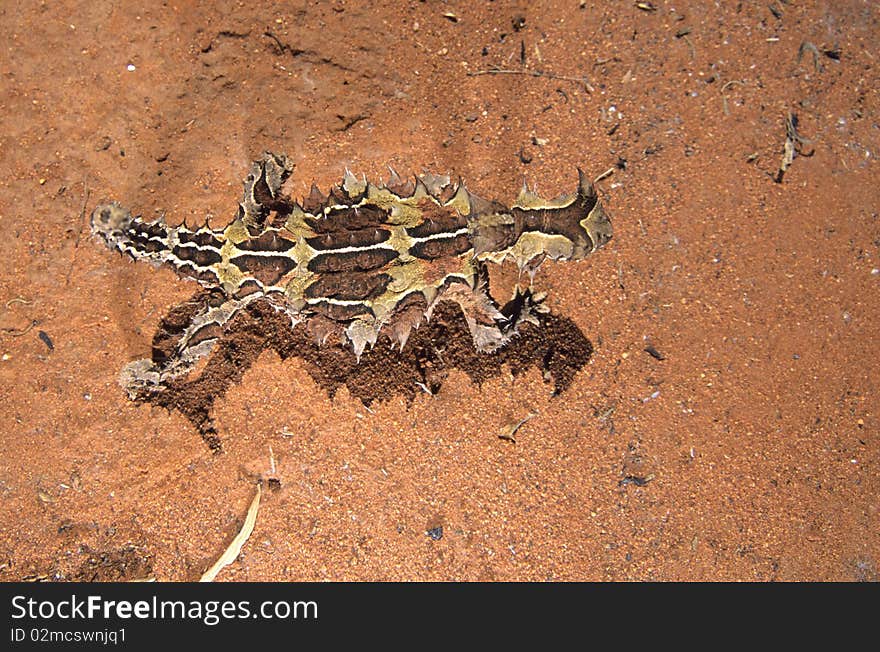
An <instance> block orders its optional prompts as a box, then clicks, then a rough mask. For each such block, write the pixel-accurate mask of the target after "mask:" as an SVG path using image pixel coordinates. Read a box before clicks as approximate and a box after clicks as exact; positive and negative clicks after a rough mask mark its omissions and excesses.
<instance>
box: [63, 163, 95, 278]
mask: <svg viewBox="0 0 880 652" xmlns="http://www.w3.org/2000/svg"><path fill="white" fill-rule="evenodd" d="M88 203H89V185H88V179H87V178H84V179H83V203H82V208H80V211H79V229H78V230H77V232H76V240H74V242H73V254H72V255H71V257H70V267H69V268H68V269H67V277H66V279H65V281H64V284H65V285H70V275H71V274H72V273H73V266H74V264H76V251H77V249H79V241H80V239H81V238H82V232H83V226H84V223H85V218H86V206H87V205H88Z"/></svg>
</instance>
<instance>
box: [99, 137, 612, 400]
mask: <svg viewBox="0 0 880 652" xmlns="http://www.w3.org/2000/svg"><path fill="white" fill-rule="evenodd" d="M292 169H293V166H292V164H291V163H290V162H289V160H288V159H287V157H285V156H284V155H276V154H272V153H269V152H267V153H265V154H264V155H263V157H262V158H261V159H260V160H258V161H255V162H254V164H253V165H252V167H251V170H250V173H249V174H248V176H247V178H246V179H245V182H244V196H243V198H242V201H241V202H240V204H239V208H238V212H237V215H236V217H235V219H234V220H233V221H232V222H231V223H230V224H229V225H228V226H227V227H226V228H224V229H222V230H212V229H210V228H209V227H208V225H207V222H206V223H205V225H204V226H202V227H200V228H198V229H195V230H193V229H190V228H189V227H187V226H186V225H183V226H178V227H172V226H168V225H167V224H166V223H165V222H164V220H162V219H159V220H156V221H153V222H146V221H144V220H142V219H141V218H139V217H132V215H131V213H130V212H129V211H128V210H126V209H124V208H122V207H121V206H120V205H118V204H116V203H110V204H103V205H100V206H98V207H97V208H96V209H95V210H94V212H93V213H92V219H91V223H92V231H93V233H95V234H97V235H98V236H100V237H101V238H102V239H103V240H104V241H105V242H106V243H107V244H108V246H110V247H111V248H114V249H117V250H119V251H121V252H123V253H125V254H128V255H129V256H131V257H132V258H134V259H145V260H149V261H151V262H153V263H154V264H157V265H158V264H167V265H170V266H172V267H173V268H174V269H176V270H177V271H178V273H180V274H181V275H182V276H185V277H190V278H194V279H196V280H197V281H198V282H199V283H201V284H202V285H204V286H206V287H208V288H214V289H215V292H214V293H212V294H211V295H210V296H211V297H213V298H212V299H211V301H210V304H211V305H208V303H206V304H205V305H204V306H199V307H198V309H195V310H193V313H194V314H193V316H192V318H191V319H190V322H189V323H188V324H187V325H186V326H185V327H184V328H183V329H181V330H180V331H179V332H177V331H175V333H173V334H168V337H167V338H165V339H163V342H165V341H166V340H168V341H170V342H171V346H167V347H165V348H163V351H162V355H160V356H157V355H156V354H155V353H154V356H153V359H152V360H142V361H138V362H137V363H133V364H132V365H129V367H127V368H126V371H125V372H124V377H125V382H126V384H127V386H128V388H129V390H130V392H131V393H132V394H135V393H137V391H138V390H140V389H149V390H156V389H159V388H161V387H162V386H164V385H165V384H166V383H167V382H168V381H169V380H170V379H172V378H174V377H175V376H178V375H180V374H183V373H186V372H187V371H188V370H189V369H190V368H192V366H193V365H194V364H195V362H196V361H197V360H198V359H199V358H201V357H202V356H204V355H206V354H207V353H208V352H209V351H210V349H211V346H212V345H213V343H214V342H215V341H216V339H217V338H218V337H220V336H222V333H223V328H224V327H225V325H226V324H227V323H228V322H229V320H230V319H232V317H234V316H235V314H236V313H237V312H238V311H239V310H241V309H242V308H244V307H245V306H247V305H248V304H249V303H250V302H252V301H254V300H257V299H262V300H266V301H269V302H270V303H271V304H272V305H273V306H274V307H275V308H276V309H277V310H279V311H283V312H284V313H286V314H287V315H288V316H289V318H290V320H291V325H293V326H295V325H296V324H299V323H304V325H305V327H306V328H307V329H308V330H309V332H310V333H312V335H313V336H314V337H315V339H316V340H317V341H319V342H321V343H325V342H328V341H330V340H334V339H341V340H342V341H343V342H348V341H350V342H351V344H352V348H353V349H354V353H355V354H356V356H357V357H358V358H360V355H361V353H362V352H363V350H364V348H365V347H366V346H367V345H371V346H372V345H373V344H375V342H376V341H377V338H378V336H379V334H380V333H382V332H385V333H387V334H388V335H389V336H390V338H391V340H392V342H394V343H396V344H398V345H399V346H400V347H401V348H402V347H403V346H404V345H405V343H406V341H407V338H408V337H409V334H410V332H411V330H412V329H413V328H416V327H418V325H419V323H420V322H421V321H422V320H423V319H425V318H430V315H431V313H432V311H433V309H434V307H435V306H436V304H437V302H438V301H444V300H445V301H454V302H456V303H458V304H459V305H460V306H461V309H462V311H463V313H464V316H465V319H466V320H467V323H468V327H469V328H470V332H471V335H472V337H473V339H474V344H475V346H476V348H477V349H478V350H480V351H493V350H495V349H497V348H498V347H500V346H503V345H504V344H506V343H507V342H508V341H509V340H510V338H511V337H512V336H514V335H515V333H516V329H517V326H518V325H519V324H520V323H521V322H523V321H531V322H535V323H537V320H536V318H535V315H534V313H535V312H539V311H541V309H542V306H541V305H540V300H538V299H536V295H533V294H532V292H531V289H530V288H525V289H521V288H519V287H517V289H516V292H515V295H514V297H513V298H512V299H511V300H510V301H508V302H507V304H505V305H504V306H503V307H501V306H500V305H499V304H498V303H497V302H496V301H495V299H494V298H493V297H492V296H491V294H490V292H489V288H488V283H487V281H486V279H487V278H488V275H487V273H486V269H485V264H486V263H487V262H495V263H500V262H502V261H504V260H505V259H507V258H511V259H513V260H514V261H515V262H516V263H517V264H518V265H519V266H520V268H521V269H522V270H525V271H528V272H529V276H530V277H531V276H532V275H533V274H534V271H535V270H536V269H537V267H538V265H540V263H541V262H542V261H543V260H544V259H546V258H550V259H554V260H578V259H581V258H583V257H584V256H586V255H587V254H589V253H591V252H593V251H595V250H596V249H598V248H599V247H601V246H602V245H603V244H605V243H606V242H607V241H608V240H609V239H610V238H611V223H610V222H609V220H608V218H607V217H606V216H605V213H604V211H603V209H602V207H601V205H600V204H599V201H598V197H597V195H596V192H595V190H594V189H593V187H592V185H591V184H590V183H589V181H588V180H587V179H586V177H585V175H584V173H583V172H581V171H580V170H578V172H579V182H578V189H577V191H576V192H575V193H573V194H571V195H566V196H563V197H559V198H557V199H552V200H547V199H543V198H541V197H539V196H538V195H537V194H535V193H533V192H531V191H529V190H528V189H527V188H526V187H523V190H522V191H521V192H520V194H519V197H518V198H517V199H516V201H515V202H514V203H513V205H512V206H511V207H509V208H508V207H506V206H504V205H503V204H500V203H498V202H495V201H489V200H486V199H483V198H481V197H478V196H477V195H475V194H473V193H471V192H470V191H468V190H467V188H465V186H464V184H463V183H462V182H461V181H459V182H458V183H452V182H451V181H450V178H449V177H448V176H441V175H434V174H430V173H429V174H424V175H422V176H421V177H416V178H415V180H414V181H413V180H407V181H404V180H402V179H401V178H400V176H399V175H398V174H397V173H396V172H395V171H394V170H393V169H391V168H389V170H390V177H389V179H388V180H387V181H386V182H385V184H384V185H374V184H371V183H369V182H368V181H367V180H366V178H361V179H358V178H357V177H355V176H354V175H353V174H352V173H351V172H350V171H348V170H346V171H345V176H344V178H343V181H342V183H341V184H340V185H337V186H334V187H332V188H331V189H330V191H329V192H328V193H327V194H326V195H324V194H322V193H321V192H320V191H319V190H318V188H317V187H315V186H314V185H313V186H312V188H311V191H310V193H309V194H308V196H307V197H305V198H304V199H303V200H302V202H300V203H296V202H294V201H292V200H291V199H290V198H289V197H287V196H286V195H284V194H283V193H282V191H281V188H282V185H283V184H284V182H285V181H286V180H287V178H288V177H289V176H290V173H291V171H292ZM218 297H219V298H218ZM160 339H161V338H160ZM157 357H159V358H161V359H158V360H157Z"/></svg>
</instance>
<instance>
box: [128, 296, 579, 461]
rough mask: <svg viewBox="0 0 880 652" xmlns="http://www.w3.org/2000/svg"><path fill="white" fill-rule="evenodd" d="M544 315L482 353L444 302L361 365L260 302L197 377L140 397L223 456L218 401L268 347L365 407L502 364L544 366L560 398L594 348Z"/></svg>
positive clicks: (382, 342)
mask: <svg viewBox="0 0 880 652" xmlns="http://www.w3.org/2000/svg"><path fill="white" fill-rule="evenodd" d="M180 310H183V308H181V307H178V308H176V309H174V310H172V311H171V312H170V313H169V314H168V315H167V316H166V317H165V318H164V319H163V323H164V322H167V321H168V320H174V319H176V318H178V317H179V315H176V314H175V312H176V311H177V312H179V311H180ZM539 318H540V321H541V327H540V328H538V327H535V326H533V325H531V324H524V325H523V327H522V329H521V331H520V334H519V335H518V336H517V337H515V338H513V340H512V341H511V342H510V343H509V344H508V345H507V346H505V347H503V348H501V349H499V350H498V351H495V352H493V353H480V352H478V351H477V350H476V349H475V348H474V345H473V341H472V339H471V336H470V333H469V332H468V329H467V325H466V323H465V320H464V318H463V316H462V314H461V312H460V310H459V308H458V307H457V306H456V305H454V304H452V303H449V302H443V303H441V304H440V305H439V306H438V308H437V310H436V311H435V313H434V315H433V317H432V319H431V320H430V321H429V322H427V323H423V324H422V325H421V326H420V327H419V328H418V329H417V330H414V331H413V333H412V335H411V336H410V339H409V341H408V342H407V344H406V346H405V347H404V349H403V351H400V350H399V349H392V348H391V343H390V340H389V339H388V338H387V337H384V338H383V337H380V339H379V341H378V342H377V343H376V345H375V346H374V347H373V348H372V349H368V350H366V351H364V353H363V355H362V356H361V359H360V362H358V361H357V360H356V358H355V356H354V353H352V351H351V350H350V348H344V347H343V346H341V345H335V346H334V345H323V346H321V347H319V346H318V345H317V344H316V343H315V342H314V340H313V339H312V338H311V337H310V336H309V335H308V334H307V333H306V331H305V329H304V328H299V327H297V328H291V327H290V320H289V319H288V318H287V317H286V316H285V315H283V314H281V313H278V312H277V311H276V310H275V309H274V308H273V307H272V306H271V305H270V304H268V302H266V301H255V302H254V303H252V304H251V305H250V306H248V307H247V309H245V310H243V311H242V312H241V313H239V314H238V315H237V316H236V317H235V318H234V319H233V320H232V321H231V322H230V323H229V324H228V325H227V328H226V332H225V334H224V335H223V337H222V338H221V339H220V341H219V342H218V343H217V345H216V347H215V348H214V350H213V352H212V354H211V356H210V358H209V359H208V362H207V363H206V364H205V366H204V368H203V370H202V372H201V373H200V374H198V375H197V376H196V377H192V376H193V375H194V374H190V375H189V376H188V377H182V378H177V379H174V380H172V381H171V382H169V383H168V386H167V387H165V388H163V389H161V390H159V391H154V392H146V391H143V392H141V393H139V394H138V395H137V396H135V400H137V401H140V402H149V403H151V404H153V405H158V406H162V407H165V408H167V409H169V410H178V411H179V412H180V413H181V414H183V415H184V416H186V417H187V419H189V421H190V422H191V423H192V424H193V425H194V426H195V427H196V428H197V430H198V431H199V434H200V435H201V436H202V438H203V439H204V440H205V442H206V443H207V444H208V446H209V447H210V448H211V450H212V451H214V452H215V453H219V452H222V444H221V441H220V437H219V435H218V433H217V431H216V429H215V427H214V423H213V420H212V418H211V410H212V407H213V405H214V402H215V401H216V400H218V399H220V398H222V397H223V395H224V394H225V393H226V391H227V390H228V389H229V387H230V386H231V385H232V384H234V383H238V382H240V381H241V378H242V376H243V375H244V373H245V371H247V369H248V368H249V367H250V366H251V365H252V364H253V363H254V361H255V360H256V359H257V357H258V356H259V355H260V353H261V352H262V351H263V350H264V349H274V350H275V351H276V352H277V353H278V355H279V356H280V357H281V358H282V359H286V358H290V357H294V356H299V357H300V358H301V359H302V360H303V361H304V362H305V363H306V364H305V367H306V370H307V371H308V373H309V375H310V376H311V377H312V379H313V380H314V381H315V382H316V383H317V384H318V385H319V386H320V387H322V388H323V389H324V390H326V391H327V393H328V394H329V395H330V396H331V397H332V396H333V395H334V394H335V393H336V391H337V390H338V389H339V388H340V387H341V386H342V385H345V386H346V387H348V390H349V392H350V393H351V394H352V396H354V397H356V398H358V399H360V400H361V401H362V402H363V403H364V405H366V406H369V405H370V404H371V403H372V402H373V401H376V400H382V399H387V398H390V397H392V396H395V395H401V396H404V397H405V398H406V399H407V401H411V400H413V398H414V397H415V396H416V395H417V394H418V393H421V392H430V393H432V394H433V393H436V392H437V390H438V389H439V388H440V386H441V385H442V384H443V381H444V379H445V378H446V376H447V375H448V373H449V371H450V370H452V369H459V370H461V371H463V372H465V373H466V374H467V375H468V376H469V377H470V379H471V380H472V381H473V382H474V383H475V384H477V385H480V384H481V383H483V382H484V381H486V380H488V379H489V378H492V377H494V376H497V375H499V374H500V373H501V371H502V369H503V367H504V365H509V368H510V370H511V372H512V373H513V374H514V375H518V374H521V373H523V372H525V371H527V370H528V369H529V368H531V367H537V368H539V369H540V370H541V371H542V372H543V374H544V379H545V382H552V383H553V385H554V392H553V393H554V395H555V394H558V393H560V392H562V391H564V390H565V389H567V388H568V386H569V385H570V384H571V382H572V380H573V378H574V376H575V374H576V373H577V372H578V371H579V370H580V369H581V368H582V367H583V366H584V365H585V364H586V363H587V362H588V361H589V359H590V357H591V356H592V354H593V345H592V343H591V342H590V341H589V340H588V339H587V338H586V337H585V336H584V334H583V333H582V332H581V330H580V329H579V328H578V327H577V326H576V325H575V324H574V322H572V321H571V320H570V319H567V318H565V317H558V316H555V315H553V314H550V313H544V314H541V315H540V317H539ZM161 331H162V329H161V328H160V331H159V332H161ZM156 344H157V342H156V341H154V347H155V345H156ZM154 354H155V351H154Z"/></svg>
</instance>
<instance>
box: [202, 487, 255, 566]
mask: <svg viewBox="0 0 880 652" xmlns="http://www.w3.org/2000/svg"><path fill="white" fill-rule="evenodd" d="M262 491H263V490H262V488H261V487H260V485H259V484H258V485H257V493H256V495H255V496H254V499H253V500H252V501H251V506H250V507H248V511H247V516H245V519H244V525H242V526H241V530H240V531H239V533H238V534H236V535H235V538H234V539H233V540H232V543H230V544H229V547H228V548H227V549H226V551H225V552H224V553H223V554H222V555H220V559H218V560H217V561H216V562H214V565H213V566H211V568H209V569H208V570H206V571H205V574H204V575H202V577H201V579H199V581H200V582H213V581H214V578H215V577H217V574H218V573H219V572H220V571H221V570H222V569H223V567H224V566H228V565H229V564H231V563H232V562H234V561H235V560H236V559H237V558H238V555H239V554H240V553H241V548H242V546H244V544H245V542H247V540H248V537H250V536H251V532H253V531H254V524H255V523H256V522H257V512H258V511H259V509H260V494H261V493H262Z"/></svg>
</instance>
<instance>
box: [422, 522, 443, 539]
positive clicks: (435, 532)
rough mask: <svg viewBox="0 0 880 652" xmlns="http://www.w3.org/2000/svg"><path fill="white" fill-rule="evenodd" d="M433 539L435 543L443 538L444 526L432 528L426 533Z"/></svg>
mask: <svg viewBox="0 0 880 652" xmlns="http://www.w3.org/2000/svg"><path fill="white" fill-rule="evenodd" d="M425 534H427V535H428V537H430V538H431V539H433V540H434V541H439V540H440V539H442V538H443V526H442V525H438V526H437V527H432V528H431V529H430V530H428V531H427V532H425Z"/></svg>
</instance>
